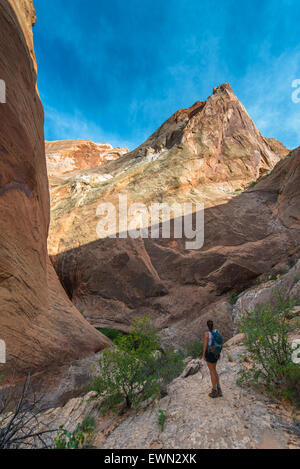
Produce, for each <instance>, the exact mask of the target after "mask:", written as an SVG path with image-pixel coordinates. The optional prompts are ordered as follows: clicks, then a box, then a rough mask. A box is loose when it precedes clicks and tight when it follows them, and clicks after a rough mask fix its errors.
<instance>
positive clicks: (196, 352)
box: [185, 340, 204, 358]
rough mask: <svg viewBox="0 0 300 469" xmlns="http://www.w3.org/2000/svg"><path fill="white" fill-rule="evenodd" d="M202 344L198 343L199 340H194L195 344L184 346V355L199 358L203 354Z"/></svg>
mask: <svg viewBox="0 0 300 469" xmlns="http://www.w3.org/2000/svg"><path fill="white" fill-rule="evenodd" d="M203 347H204V344H203V343H202V342H200V340H196V341H195V342H191V343H190V344H188V345H186V347H185V353H186V356H187V357H193V358H199V357H200V358H201V357H202V353H203Z"/></svg>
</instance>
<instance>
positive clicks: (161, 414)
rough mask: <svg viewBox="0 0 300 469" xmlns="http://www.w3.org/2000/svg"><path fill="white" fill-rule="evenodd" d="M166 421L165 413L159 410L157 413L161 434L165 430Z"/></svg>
mask: <svg viewBox="0 0 300 469" xmlns="http://www.w3.org/2000/svg"><path fill="white" fill-rule="evenodd" d="M166 419H167V414H166V412H165V411H164V410H162V409H159V411H158V424H159V426H160V430H161V432H163V431H164V429H165V423H166Z"/></svg>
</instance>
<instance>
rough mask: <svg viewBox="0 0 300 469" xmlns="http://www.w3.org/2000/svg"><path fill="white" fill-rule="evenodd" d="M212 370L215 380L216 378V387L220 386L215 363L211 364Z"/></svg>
mask: <svg viewBox="0 0 300 469" xmlns="http://www.w3.org/2000/svg"><path fill="white" fill-rule="evenodd" d="M213 370H214V373H215V378H216V382H217V385H220V379H219V375H218V372H217V364H216V363H213Z"/></svg>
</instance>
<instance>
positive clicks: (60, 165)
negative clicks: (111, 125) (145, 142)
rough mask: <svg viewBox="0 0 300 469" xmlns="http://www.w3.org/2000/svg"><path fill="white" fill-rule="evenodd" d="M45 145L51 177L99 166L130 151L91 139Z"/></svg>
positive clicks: (47, 143)
mask: <svg viewBox="0 0 300 469" xmlns="http://www.w3.org/2000/svg"><path fill="white" fill-rule="evenodd" d="M45 146H46V154H47V167H48V175H49V177H50V178H52V177H55V176H58V177H59V176H62V175H63V174H66V173H69V172H73V171H78V170H81V169H91V168H95V167H99V166H101V165H102V164H104V163H106V162H107V161H113V160H116V159H118V158H120V157H121V156H123V155H124V154H126V153H128V151H129V150H128V148H119V147H113V146H112V145H110V144H109V143H94V142H91V141H90V140H63V141H57V142H46V145H45ZM56 184H57V181H56Z"/></svg>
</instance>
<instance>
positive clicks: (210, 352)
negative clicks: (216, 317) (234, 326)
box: [203, 320, 223, 398]
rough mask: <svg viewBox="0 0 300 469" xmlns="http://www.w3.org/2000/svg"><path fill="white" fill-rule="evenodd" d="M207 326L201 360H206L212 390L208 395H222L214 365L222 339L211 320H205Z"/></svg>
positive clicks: (215, 365)
mask: <svg viewBox="0 0 300 469" xmlns="http://www.w3.org/2000/svg"><path fill="white" fill-rule="evenodd" d="M207 327H208V329H209V330H208V331H207V332H205V338H204V347H203V360H204V361H206V364H207V366H208V369H209V372H210V379H211V383H212V391H211V392H210V393H209V397H212V398H215V397H222V396H223V394H222V390H221V387H220V380H219V375H218V373H217V368H216V367H217V362H218V360H219V358H220V354H221V351H222V345H223V339H222V336H221V334H220V333H219V332H218V331H217V329H215V330H213V328H214V323H213V321H211V320H209V321H207Z"/></svg>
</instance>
